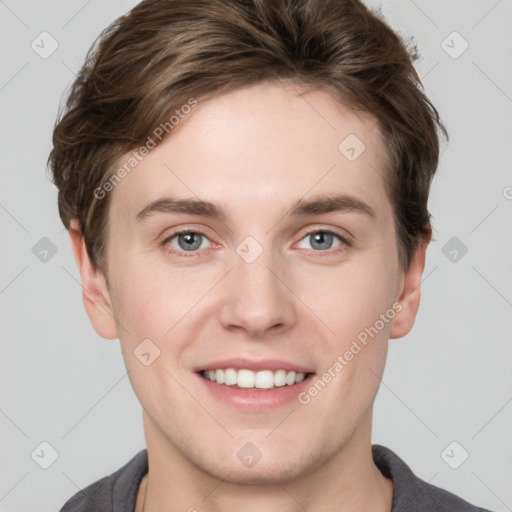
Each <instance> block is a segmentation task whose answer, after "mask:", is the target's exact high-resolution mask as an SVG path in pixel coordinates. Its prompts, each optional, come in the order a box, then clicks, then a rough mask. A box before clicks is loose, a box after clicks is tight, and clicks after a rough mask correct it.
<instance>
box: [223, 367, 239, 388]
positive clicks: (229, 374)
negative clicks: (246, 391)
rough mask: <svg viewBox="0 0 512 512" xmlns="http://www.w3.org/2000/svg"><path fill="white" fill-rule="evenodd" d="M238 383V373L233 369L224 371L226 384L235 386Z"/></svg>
mask: <svg viewBox="0 0 512 512" xmlns="http://www.w3.org/2000/svg"><path fill="white" fill-rule="evenodd" d="M221 371H222V370H221ZM236 382H237V372H236V370H233V368H228V369H227V370H224V384H227V385H228V386H234V385H236Z"/></svg>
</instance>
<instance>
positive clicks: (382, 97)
mask: <svg viewBox="0 0 512 512" xmlns="http://www.w3.org/2000/svg"><path fill="white" fill-rule="evenodd" d="M417 58H418V51H417V48H416V46H415V45H414V44H412V43H411V41H409V42H408V43H406V42H404V40H403V39H402V38H401V37H400V36H399V35H398V34H396V33H395V32H394V31H393V30H392V29H391V28H390V27H389V26H388V25H387V24H386V22H385V21H383V20H382V19H381V16H380V14H379V13H378V12H376V13H374V12H372V11H370V10H369V9H368V8H367V7H365V5H364V4H362V3H361V2H360V1H358V0H144V1H143V2H141V3H140V4H138V5H137V6H136V7H135V8H134V9H132V10H131V11H130V12H129V13H128V14H126V15H124V16H121V17H120V18H119V19H117V20H116V21H115V22H114V23H112V24H111V25H110V26H109V27H108V28H106V29H105V30H104V31H103V32H102V33H101V34H100V36H99V37H98V39H97V40H96V41H95V43H94V44H93V45H92V47H91V49H90V50H89V53H88V55H87V58H86V61H85V64H84V65H83V67H82V69H81V70H80V72H79V74H78V76H77V78H76V80H75V81H74V83H73V84H72V87H71V91H70V94H69V96H68V99H67V101H66V104H65V112H64V113H63V114H62V113H61V116H60V120H57V123H56V126H55V129H54V132H53V150H52V151H51V153H50V156H49V159H48V163H49V165H50V167H51V171H52V174H53V181H54V183H55V184H56V185H57V187H58V189H59V196H58V203H59V214H60V217H61V219H62V221H63V223H64V225H65V226H66V228H69V223H70V220H71V219H77V220H78V223H79V226H80V230H81V232H82V234H83V236H84V240H85V244H86V247H87V251H88V254H89V256H90V258H91V261H92V262H93V264H94V265H95V266H96V267H97V268H99V269H101V270H102V271H103V272H104V274H105V275H107V265H106V241H107V238H108V211H109V202H110V195H111V194H107V195H106V197H104V198H98V197H97V194H96V193H95V190H98V187H101V186H102V185H103V184H105V183H106V182H107V181H108V179H109V178H111V177H112V175H113V173H114V172H115V168H116V165H117V163H118V161H119V158H120V157H121V156H122V155H123V154H125V153H127V152H128V151H132V150H134V149H136V148H138V147H140V146H141V145H143V144H144V143H145V142H146V141H147V140H148V137H149V136H150V135H151V134H152V133H153V132H154V130H155V127H157V126H159V125H162V124H163V123H166V122H168V120H169V118H170V117H171V116H172V114H173V113H174V112H175V111H176V110H177V109H180V107H182V105H185V104H187V102H189V101H190V98H210V97H214V96H216V95H220V94H222V93H225V92H229V91H232V90H234V89H237V88H240V87H243V86H247V85H251V84H254V83H257V82H262V81H275V80H282V79H285V80H287V81H290V80H292V81H294V82H296V83H297V84H301V85H305V86H307V87H309V88H312V89H315V88H326V89H327V90H329V91H330V92H331V93H332V94H333V96H335V97H336V98H337V99H338V100H340V101H343V102H344V103H345V104H346V105H348V106H350V107H351V108H353V109H358V110H362V111H366V112H369V113H371V114H372V115H373V116H375V118H376V119H377V121H378V127H379V130H380V132H381V134H382V135H383V138H384V141H385V143H386V146H387V149H388V155H386V157H387V162H388V164H389V165H388V167H389V168H390V169H389V173H387V174H389V176H387V178H388V179H387V185H386V186H387V192H388V194H389V198H390V201H391V203H392V205H393V210H394V216H395V226H396V236H397V244H398V254H399V262H400V266H401V267H402V268H404V269H405V268H407V267H408V266H409V264H410V262H411V259H412V256H413V254H414V252H415V250H416V249H417V248H418V246H419V244H420V243H421V241H422V240H423V239H424V238H425V237H429V236H430V235H431V232H432V228H431V224H430V214H429V211H428V208H427V201H428V195H429V190H430V185H431V182H432V179H433V176H434V173H435V171H436V168H437V165H438V158H439V138H438V129H440V130H441V131H442V132H443V134H444V135H445V136H446V138H448V134H447V132H446V129H445V127H444V126H443V124H442V122H441V121H440V118H439V114H438V112H437V110H436V109H435V107H434V106H433V105H432V103H431V102H430V101H429V99H428V98H427V97H426V96H425V94H424V93H423V92H422V89H423V86H422V84H421V81H420V78H419V76H418V74H417V72H416V71H415V69H414V67H413V62H414V61H416V60H417ZM340 142H341V141H340Z"/></svg>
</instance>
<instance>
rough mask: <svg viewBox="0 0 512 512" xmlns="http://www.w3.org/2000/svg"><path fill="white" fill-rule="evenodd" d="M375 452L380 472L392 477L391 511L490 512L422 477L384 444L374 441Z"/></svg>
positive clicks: (373, 452) (374, 458)
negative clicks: (377, 443) (375, 443)
mask: <svg viewBox="0 0 512 512" xmlns="http://www.w3.org/2000/svg"><path fill="white" fill-rule="evenodd" d="M372 454H373V460H374V462H375V465H376V466H377V467H378V468H379V470H380V471H381V473H382V474H383V475H384V476H385V477H386V478H390V479H391V480H392V481H393V508H392V511H391V512H405V511H409V510H414V511H415V512H452V511H453V512H490V511H489V510H486V509H483V508H479V507H476V506H474V505H471V504H470V503H468V502H467V501H465V500H463V499H462V498H460V497H458V496H456V495H455V494H452V493H451V492H448V491H446V490H444V489H441V488H440V487H436V486H434V485H431V484H429V483H427V482H425V481H424V480H421V479H420V478H418V477H417V476H416V475H415V474H414V473H413V472H412V471H411V469H410V468H409V466H407V464H406V463H405V462H404V461H403V460H402V459H401V458H400V457H398V455H396V454H395V453H394V452H392V451H391V450H390V449H389V448H386V447H385V446H381V445H372Z"/></svg>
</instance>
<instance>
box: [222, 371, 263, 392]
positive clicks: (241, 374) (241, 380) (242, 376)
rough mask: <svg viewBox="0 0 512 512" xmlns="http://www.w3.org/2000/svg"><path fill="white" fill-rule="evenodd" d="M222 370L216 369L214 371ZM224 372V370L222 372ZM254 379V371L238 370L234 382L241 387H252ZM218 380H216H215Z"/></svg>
mask: <svg viewBox="0 0 512 512" xmlns="http://www.w3.org/2000/svg"><path fill="white" fill-rule="evenodd" d="M218 371H221V372H222V370H216V371H215V373H217V372H218ZM222 373H224V372H222ZM255 380H256V378H255V376H254V372H251V370H238V376H237V379H236V383H237V384H238V386H239V387H241V388H253V387H254V381H255ZM217 382H218V381H217Z"/></svg>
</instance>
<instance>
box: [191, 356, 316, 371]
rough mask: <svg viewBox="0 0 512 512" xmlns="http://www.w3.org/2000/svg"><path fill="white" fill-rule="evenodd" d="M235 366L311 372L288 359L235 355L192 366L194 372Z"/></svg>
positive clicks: (251, 368) (252, 368)
mask: <svg viewBox="0 0 512 512" xmlns="http://www.w3.org/2000/svg"><path fill="white" fill-rule="evenodd" d="M226 368H235V369H242V368H246V369H247V370H252V371H253V372H257V371H261V370H273V371H277V370H285V371H288V372H291V371H296V372H298V373H313V370H311V369H309V368H306V367H305V366H302V365H300V364H296V363H291V362H289V361H283V360H280V359H247V358H243V357H237V358H234V359H222V360H218V361H212V362H211V363H207V364H204V365H201V366H197V367H196V368H194V371H195V372H201V371H204V370H217V369H221V370H222V369H226Z"/></svg>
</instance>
